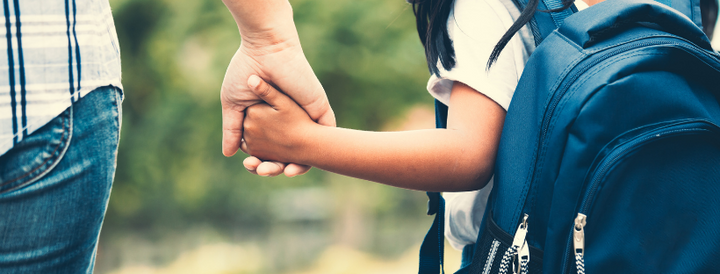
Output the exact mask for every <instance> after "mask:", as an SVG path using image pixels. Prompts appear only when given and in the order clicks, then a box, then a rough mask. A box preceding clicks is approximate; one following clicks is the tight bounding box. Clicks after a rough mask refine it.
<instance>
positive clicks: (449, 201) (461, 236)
mask: <svg viewBox="0 0 720 274" xmlns="http://www.w3.org/2000/svg"><path fill="white" fill-rule="evenodd" d="M519 16H520V11H519V10H518V9H517V7H515V5H514V4H513V3H512V0H456V1H455V4H454V7H453V10H452V11H451V13H450V16H449V17H448V23H447V28H448V34H449V36H450V39H452V41H453V47H454V49H455V61H456V63H455V67H454V68H452V69H451V70H450V71H447V70H445V69H443V68H442V65H440V64H438V69H439V70H440V77H436V76H434V75H433V76H431V77H430V80H429V81H428V86H427V89H428V91H429V92H430V94H432V95H433V97H435V98H436V99H438V100H439V101H440V102H443V103H445V104H448V102H449V101H450V92H451V88H452V85H453V82H454V81H458V82H462V83H464V84H466V85H468V86H470V87H472V88H473V89H475V90H477V91H479V92H481V93H483V94H484V95H485V96H487V97H489V98H490V99H492V100H494V101H495V102H496V103H498V104H499V105H500V106H502V107H503V108H504V109H505V110H507V108H508V105H510V99H511V98H512V96H513V93H514V92H515V87H516V86H517V83H518V80H519V79H520V75H521V74H522V71H523V68H524V67H525V62H526V61H527V59H528V57H529V56H530V54H531V53H532V51H533V50H534V49H535V41H534V38H533V36H532V33H531V32H530V31H529V30H528V28H527V27H524V28H522V29H521V30H520V31H519V32H518V34H517V35H515V36H514V37H513V38H512V39H511V40H510V42H509V43H508V44H507V46H505V49H504V50H503V51H502V53H500V56H499V58H498V59H497V61H496V62H495V63H494V64H493V66H492V67H491V68H490V70H486V69H485V68H486V64H487V61H488V58H489V57H490V53H491V52H492V50H493V48H494V47H495V44H497V42H498V41H499V40H500V38H501V37H502V35H503V34H505V32H506V31H507V29H509V28H510V26H511V25H512V24H513V22H515V19H517V17H519ZM492 185H493V183H492V179H491V180H490V183H488V185H487V186H485V187H484V188H483V189H480V190H476V191H468V192H455V193H445V194H444V197H445V200H446V205H445V237H446V238H447V239H448V241H449V242H450V244H451V245H452V246H453V247H454V248H455V249H462V248H463V246H465V245H468V244H473V243H475V241H476V240H477V235H478V232H479V229H480V222H481V221H482V217H483V214H484V211H485V207H486V205H487V198H488V195H489V193H490V190H491V189H492Z"/></svg>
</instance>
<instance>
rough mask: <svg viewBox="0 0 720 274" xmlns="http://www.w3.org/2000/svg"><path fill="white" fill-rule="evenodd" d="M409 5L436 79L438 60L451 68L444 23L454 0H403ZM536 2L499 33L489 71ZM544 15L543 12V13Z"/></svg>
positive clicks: (569, 2) (452, 61)
mask: <svg viewBox="0 0 720 274" xmlns="http://www.w3.org/2000/svg"><path fill="white" fill-rule="evenodd" d="M407 1H408V2H409V3H410V4H412V6H413V12H414V13H415V23H416V25H417V31H418V35H419V36H420V41H421V42H422V44H423V47H425V58H426V60H427V64H428V69H429V70H430V73H432V74H434V75H436V76H439V73H440V72H439V70H438V68H437V63H438V59H439V60H440V64H442V66H443V68H445V69H446V70H450V69H452V68H453V67H454V66H455V50H454V49H453V47H452V41H450V36H449V35H448V31H447V20H448V17H449V16H450V10H451V8H452V4H453V3H454V2H455V1H454V0H407ZM573 2H574V0H563V6H562V7H560V8H558V9H554V10H551V11H559V10H564V9H567V8H569V7H570V6H571V5H572V4H573ZM539 3H540V0H528V3H527V5H526V6H525V8H524V9H523V11H522V13H520V17H518V19H517V20H515V22H514V23H513V24H512V26H510V28H509V29H508V30H507V31H506V32H505V34H503V36H502V38H500V41H498V43H497V44H495V48H494V49H493V51H492V53H491V54H490V58H489V59H488V62H487V69H489V68H490V67H491V66H492V64H493V63H495V61H497V59H498V57H499V56H500V52H502V50H503V49H504V48H505V46H506V45H507V43H508V42H510V39H511V38H512V37H513V35H515V33H517V32H518V31H519V30H520V29H521V28H522V27H523V26H525V24H527V23H528V22H530V20H532V18H533V15H535V11H536V10H537V8H538V4H539ZM544 12H546V11H544Z"/></svg>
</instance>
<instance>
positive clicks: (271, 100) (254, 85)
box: [247, 75, 282, 107]
mask: <svg viewBox="0 0 720 274" xmlns="http://www.w3.org/2000/svg"><path fill="white" fill-rule="evenodd" d="M247 83H248V86H249V87H250V90H252V92H253V93H255V95H257V96H258V97H260V99H262V100H263V101H265V103H267V104H268V105H270V106H273V107H275V106H276V105H278V104H280V103H281V102H280V100H281V99H282V98H281V97H280V92H278V91H277V90H276V89H275V88H274V87H273V86H272V85H270V84H268V83H267V82H265V81H264V80H263V79H261V78H260V77H259V76H257V75H250V78H248V82H247Z"/></svg>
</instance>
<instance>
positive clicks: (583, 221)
mask: <svg viewBox="0 0 720 274" xmlns="http://www.w3.org/2000/svg"><path fill="white" fill-rule="evenodd" d="M711 131H720V127H718V126H717V125H716V124H714V123H712V122H709V121H706V120H686V121H681V122H676V123H672V124H669V125H665V126H661V127H659V128H656V129H653V130H650V131H647V132H645V133H642V134H640V135H638V136H636V137H633V138H631V139H630V140H627V141H625V142H623V143H621V144H619V145H618V146H616V147H615V148H614V149H612V150H611V151H610V153H608V154H607V155H605V156H604V157H603V158H602V160H601V162H600V164H599V165H597V167H596V168H595V169H594V170H593V171H594V172H593V173H592V176H590V177H588V178H589V179H590V183H589V184H586V186H587V190H586V191H585V194H584V195H583V196H581V199H582V200H581V204H580V207H579V211H578V215H577V217H576V218H575V223H574V224H573V228H572V230H573V233H572V234H571V236H570V237H569V239H568V242H567V244H566V248H567V250H566V252H564V254H566V256H564V258H563V263H562V265H563V266H564V267H565V269H566V270H567V266H568V262H567V259H568V258H569V257H570V255H571V254H574V255H575V256H574V258H575V264H576V268H577V270H578V272H577V273H578V274H581V273H585V271H584V270H585V230H584V228H585V226H586V225H587V218H588V216H587V215H586V214H589V211H590V208H591V207H592V205H593V203H594V202H595V198H596V196H597V192H598V191H597V190H598V188H599V187H600V185H601V184H600V183H601V182H603V179H604V178H605V175H606V174H607V172H608V171H609V170H610V168H611V167H612V166H614V164H615V163H616V162H617V161H618V160H619V159H621V158H622V156H625V155H626V154H627V153H628V152H631V151H633V150H634V149H635V148H637V147H639V146H640V145H643V144H645V143H647V142H650V141H654V140H656V139H658V138H662V137H665V136H667V135H675V134H680V133H697V132H711ZM571 244H572V250H573V252H570V250H569V249H571ZM581 268H582V272H581V271H580V270H581Z"/></svg>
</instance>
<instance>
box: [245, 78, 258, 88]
mask: <svg viewBox="0 0 720 274" xmlns="http://www.w3.org/2000/svg"><path fill="white" fill-rule="evenodd" d="M259 84H260V77H258V76H257V75H250V78H249V79H248V86H250V87H251V88H254V87H257V86H258V85H259Z"/></svg>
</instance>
